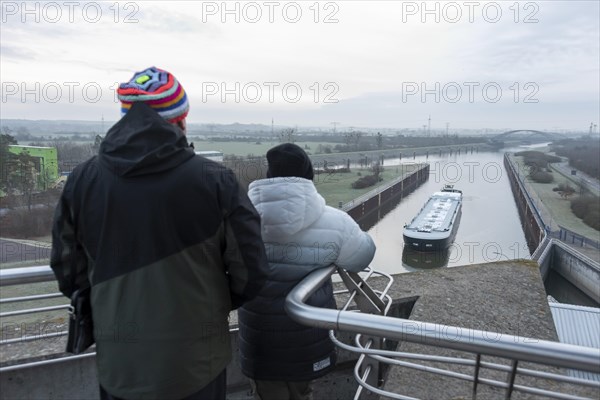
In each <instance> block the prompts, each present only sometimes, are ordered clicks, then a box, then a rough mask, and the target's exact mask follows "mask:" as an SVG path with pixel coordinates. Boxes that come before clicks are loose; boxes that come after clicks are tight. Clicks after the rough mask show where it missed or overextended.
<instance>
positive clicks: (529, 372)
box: [286, 267, 600, 399]
mask: <svg viewBox="0 0 600 400" xmlns="http://www.w3.org/2000/svg"><path fill="white" fill-rule="evenodd" d="M335 271H336V268H335V267H330V268H326V269H322V270H318V271H315V272H313V273H312V274H311V275H309V276H307V277H306V278H305V279H304V280H303V281H302V282H301V283H300V284H299V285H297V286H296V288H295V289H294V290H293V291H292V292H291V293H290V294H289V295H288V297H287V299H286V310H287V312H288V314H289V315H290V316H291V317H292V318H293V319H295V320H296V321H297V322H299V323H302V324H305V325H309V326H316V327H320V328H327V329H330V330H331V333H330V336H331V337H332V340H333V341H334V342H335V343H336V345H337V346H339V347H340V348H342V349H344V350H347V351H351V352H355V353H358V354H360V357H359V360H358V362H357V364H356V367H355V369H354V377H355V379H356V380H357V382H358V384H359V385H360V388H359V390H358V391H357V392H356V396H355V399H358V398H360V396H361V390H362V388H365V389H368V390H369V391H371V392H373V393H376V394H378V395H381V396H385V397H389V398H394V399H412V397H408V396H405V395H403V394H401V393H397V392H394V391H391V390H390V385H384V386H383V387H381V386H378V385H375V384H374V383H373V382H376V380H375V379H373V376H372V374H373V372H374V371H376V370H377V368H376V367H374V366H375V365H382V364H387V365H389V366H402V367H406V368H411V369H414V370H419V371H426V372H428V373H431V374H434V375H437V376H445V377H449V378H453V379H458V380H461V381H468V382H471V383H472V396H473V398H476V397H477V393H478V388H479V387H480V386H481V385H487V386H489V387H495V388H500V389H503V390H504V391H505V398H507V399H510V398H512V395H513V393H516V392H520V393H525V394H531V395H539V396H544V397H547V398H557V399H575V398H582V397H578V396H575V395H573V394H570V393H564V392H560V391H557V390H555V389H553V388H552V387H553V386H552V383H558V384H569V385H575V386H580V387H584V388H586V387H587V388H591V389H592V391H595V390H598V391H600V379H599V380H598V381H595V380H588V379H581V378H577V377H573V376H569V375H568V374H561V373H554V372H546V371H543V370H538V369H531V368H523V367H522V363H524V362H527V363H535V364H541V365H542V366H553V367H558V368H569V369H574V370H581V371H587V372H592V373H595V374H597V373H600V349H592V348H587V347H581V346H574V345H568V344H563V343H557V342H550V341H543V340H537V339H532V338H525V337H518V336H512V335H502V336H501V337H500V338H498V335H497V333H496V332H486V331H477V330H469V331H468V333H465V330H464V329H461V328H460V327H452V326H445V325H438V324H432V323H425V322H419V321H413V320H406V319H402V318H393V317H389V316H386V314H387V311H386V310H387V309H388V308H389V306H388V302H386V301H385V299H386V297H387V294H386V293H383V292H382V293H380V296H379V298H380V301H378V303H379V307H375V306H374V302H373V301H370V300H366V301H365V300H364V298H365V296H364V295H359V296H358V299H359V301H356V303H357V305H358V308H359V309H360V310H365V311H366V312H367V313H364V312H355V311H350V310H349V303H350V302H351V301H352V300H354V299H353V298H350V299H349V300H348V303H346V305H345V306H344V307H343V308H342V309H340V310H330V309H321V308H317V307H313V306H309V305H307V304H306V303H305V301H306V299H307V298H308V297H309V296H310V295H311V294H312V293H313V292H314V291H315V290H316V289H317V288H318V287H320V286H321V285H322V284H323V282H325V281H326V280H327V279H329V277H330V276H331V275H332V274H333V273H334V272H335ZM353 278H354V279H356V280H355V283H354V284H351V287H350V290H352V286H354V287H357V288H365V287H368V285H367V284H366V283H365V282H362V281H361V278H360V277H358V276H356V275H355V276H354V277H353ZM355 297H356V296H355ZM365 303H366V304H367V307H366V308H365V307H364V304H365ZM376 314H379V315H376ZM337 331H346V332H354V333H356V334H357V335H356V339H355V341H354V343H350V344H347V343H343V342H342V341H340V340H338V339H337V338H336V332H337ZM424 332H427V334H423V333H424ZM364 337H368V338H369V340H367V341H365V340H364ZM490 337H494V338H496V339H495V340H493V341H490V340H489V338H490ZM375 338H380V339H382V340H388V341H389V340H397V341H399V342H411V343H415V344H420V345H424V346H430V347H433V348H434V351H435V349H442V348H445V349H451V350H458V351H462V352H468V353H471V354H472V358H470V359H468V358H461V357H442V356H439V355H431V354H422V353H407V352H401V351H395V350H389V349H388V350H386V349H381V348H374V346H373V344H374V343H376V340H375ZM482 356H494V357H500V358H502V359H505V360H508V361H509V364H508V365H507V364H502V363H498V362H484V361H482ZM431 362H436V363H442V364H445V365H448V368H440V367H434V366H431V364H430V363H431ZM457 367H461V368H462V369H461V370H460V371H458V370H457ZM464 367H468V368H470V370H471V373H465V372H464ZM484 369H486V370H493V371H501V372H504V373H506V374H507V375H508V379H506V380H499V379H490V378H483V377H482V374H481V371H482V370H484ZM517 375H519V376H526V377H534V378H540V379H542V380H543V381H541V382H539V384H538V385H522V384H516V383H515V378H516V376H517ZM536 382H537V381H536ZM543 382H546V386H544V384H543ZM547 382H550V383H551V384H549V385H548V383H547ZM391 386H393V385H391ZM584 398H585V397H584Z"/></svg>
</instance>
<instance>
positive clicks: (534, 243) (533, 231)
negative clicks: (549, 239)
mask: <svg viewBox="0 0 600 400" xmlns="http://www.w3.org/2000/svg"><path fill="white" fill-rule="evenodd" d="M504 167H505V168H506V172H507V175H508V180H509V182H510V188H511V189H512V192H513V195H514V199H515V203H516V204H517V209H518V211H519V217H520V218H521V226H522V227H523V232H524V233H525V239H526V240H527V246H528V247H529V251H531V252H532V253H533V252H534V251H535V249H537V248H538V246H539V245H540V244H541V242H542V240H543V239H544V223H543V222H542V221H541V219H540V218H539V216H538V213H537V210H535V206H534V205H533V204H532V202H531V201H529V195H528V194H527V191H526V190H525V188H523V186H522V185H521V182H520V181H519V178H518V177H517V175H516V173H515V171H514V167H513V164H512V162H511V161H510V159H509V157H508V156H507V155H505V156H504Z"/></svg>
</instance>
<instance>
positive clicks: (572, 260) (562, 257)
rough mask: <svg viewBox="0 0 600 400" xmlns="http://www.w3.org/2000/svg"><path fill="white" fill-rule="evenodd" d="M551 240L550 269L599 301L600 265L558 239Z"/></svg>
mask: <svg viewBox="0 0 600 400" xmlns="http://www.w3.org/2000/svg"><path fill="white" fill-rule="evenodd" d="M552 242H553V254H552V269H554V270H555V271H556V272H558V273H559V274H560V275H561V276H562V277H563V278H565V279H566V280H568V281H569V282H571V283H572V284H573V285H575V286H576V287H577V288H579V290H581V291H582V292H583V293H585V294H586V295H588V296H589V297H590V298H591V299H593V300H595V301H596V302H598V303H600V265H599V264H598V263H597V262H595V261H593V260H592V259H590V258H588V257H586V256H584V255H583V254H581V253H579V252H578V251H576V250H574V249H572V248H570V247H568V246H565V245H564V244H562V243H560V242H558V241H555V240H553V241H552Z"/></svg>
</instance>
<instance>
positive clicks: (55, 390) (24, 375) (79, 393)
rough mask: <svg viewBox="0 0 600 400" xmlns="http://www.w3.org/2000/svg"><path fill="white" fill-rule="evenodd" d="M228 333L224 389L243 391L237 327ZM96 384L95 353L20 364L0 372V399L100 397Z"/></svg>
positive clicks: (91, 399)
mask: <svg viewBox="0 0 600 400" xmlns="http://www.w3.org/2000/svg"><path fill="white" fill-rule="evenodd" d="M229 334H230V335H231V341H232V349H233V360H232V362H231V363H230V364H229V366H228V367H227V389H228V391H231V392H238V393H239V392H241V394H242V395H243V393H244V391H248V389H249V388H250V381H249V380H248V378H246V377H245V376H244V375H243V374H242V371H241V370H240V367H239V347H238V331H237V329H233V330H232V331H230V333H229ZM27 362H28V360H23V363H27ZM98 388H99V386H98V375H97V370H96V357H95V356H90V357H86V358H79V359H78V358H70V359H67V360H66V361H63V362H55V363H46V364H41V365H37V366H24V368H20V369H16V370H9V371H5V372H2V374H0V398H1V399H2V400H4V399H6V400H13V399H14V400H39V399H49V400H55V399H56V400H59V399H61V400H62V399H73V400H83V399H85V400H88V399H89V400H96V399H99V398H100V397H99V392H98ZM238 398H243V397H238Z"/></svg>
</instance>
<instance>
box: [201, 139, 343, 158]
mask: <svg viewBox="0 0 600 400" xmlns="http://www.w3.org/2000/svg"><path fill="white" fill-rule="evenodd" d="M190 140H191V141H192V142H194V148H195V149H196V150H215V151H221V152H222V153H223V154H225V155H227V154H233V155H236V156H247V155H248V154H253V155H255V156H263V155H265V154H267V150H269V149H270V148H272V147H275V146H277V145H278V144H279V142H275V141H273V142H260V144H256V143H255V142H212V141H203V140H194V139H193V138H192V139H190ZM297 144H298V146H300V147H302V148H303V149H304V150H305V151H306V152H307V153H308V154H316V152H317V149H318V148H319V145H323V146H325V145H330V146H331V147H333V146H335V145H336V144H339V143H323V142H299V143H297Z"/></svg>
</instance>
